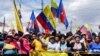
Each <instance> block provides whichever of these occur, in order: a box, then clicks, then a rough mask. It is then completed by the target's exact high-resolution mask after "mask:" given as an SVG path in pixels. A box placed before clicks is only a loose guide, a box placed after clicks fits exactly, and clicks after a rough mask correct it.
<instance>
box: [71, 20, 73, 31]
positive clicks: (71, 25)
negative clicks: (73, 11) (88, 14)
mask: <svg viewBox="0 0 100 56" xmlns="http://www.w3.org/2000/svg"><path fill="white" fill-rule="evenodd" d="M72 23H73V21H72V20H71V22H70V31H71V32H72Z"/></svg>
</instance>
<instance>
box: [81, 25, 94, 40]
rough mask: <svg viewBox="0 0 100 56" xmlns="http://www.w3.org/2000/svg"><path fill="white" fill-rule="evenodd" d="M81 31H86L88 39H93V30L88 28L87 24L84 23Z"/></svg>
mask: <svg viewBox="0 0 100 56" xmlns="http://www.w3.org/2000/svg"><path fill="white" fill-rule="evenodd" d="M80 31H81V32H83V33H86V39H87V40H92V34H91V31H89V30H88V29H87V28H86V26H84V25H83V26H82V27H81V28H80Z"/></svg>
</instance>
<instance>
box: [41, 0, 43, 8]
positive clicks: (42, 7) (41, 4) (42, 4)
mask: <svg viewBox="0 0 100 56" xmlns="http://www.w3.org/2000/svg"><path fill="white" fill-rule="evenodd" d="M43 6H44V1H43V0H41V7H42V10H43Z"/></svg>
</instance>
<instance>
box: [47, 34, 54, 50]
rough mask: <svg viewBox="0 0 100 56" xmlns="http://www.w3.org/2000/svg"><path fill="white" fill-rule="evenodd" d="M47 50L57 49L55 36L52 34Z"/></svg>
mask: <svg viewBox="0 0 100 56" xmlns="http://www.w3.org/2000/svg"><path fill="white" fill-rule="evenodd" d="M47 50H48V51H55V50H56V43H55V39H54V36H50V38H49V42H48V43H47Z"/></svg>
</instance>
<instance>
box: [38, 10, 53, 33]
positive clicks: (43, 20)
mask: <svg viewBox="0 0 100 56" xmlns="http://www.w3.org/2000/svg"><path fill="white" fill-rule="evenodd" d="M37 20H38V22H39V23H40V24H41V26H42V27H43V28H44V30H45V31H46V30H48V31H50V32H51V31H53V30H54V28H53V26H52V25H51V23H50V22H49V20H48V19H47V17H46V15H45V14H44V12H43V11H42V12H41V13H40V14H39V15H38V16H37Z"/></svg>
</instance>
